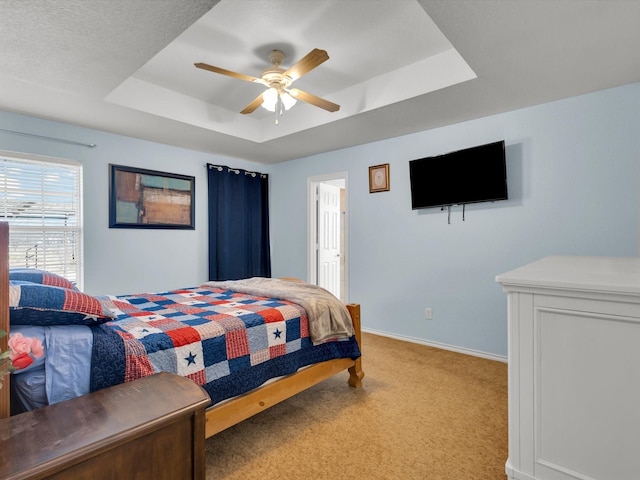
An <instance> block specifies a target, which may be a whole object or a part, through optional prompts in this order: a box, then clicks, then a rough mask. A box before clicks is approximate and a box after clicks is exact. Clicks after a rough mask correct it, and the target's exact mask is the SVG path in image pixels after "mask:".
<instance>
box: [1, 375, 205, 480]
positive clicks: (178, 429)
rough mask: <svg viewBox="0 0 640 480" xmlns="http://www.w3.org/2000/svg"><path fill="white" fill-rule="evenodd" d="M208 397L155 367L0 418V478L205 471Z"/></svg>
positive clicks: (168, 479) (139, 479)
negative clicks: (107, 385) (130, 378)
mask: <svg viewBox="0 0 640 480" xmlns="http://www.w3.org/2000/svg"><path fill="white" fill-rule="evenodd" d="M209 401H210V400H209V396H208V395H207V394H206V392H205V391H204V390H203V389H202V388H201V387H199V386H198V385H196V384H195V383H194V382H192V381H191V380H189V379H187V378H183V377H180V376H177V375H172V374H169V373H159V374H157V375H153V376H150V377H145V378H142V379H139V380H136V381H134V382H129V383H125V384H122V385H117V386H114V387H111V388H107V389H104V390H101V391H99V392H95V393H92V394H90V395H86V396H83V397H79V398H74V399H72V400H67V401H65V402H62V403H58V404H56V405H51V406H48V407H45V408H42V409H39V410H34V411H32V412H28V413H23V414H20V415H16V416H14V417H10V418H6V419H3V420H0V479H3V480H5V479H6V480H8V479H16V480H17V479H20V480H36V479H58V480H61V479H91V480H94V479H96V480H99V479H116V478H123V479H124V478H130V479H134V478H135V479H136V480H147V479H149V480H151V479H153V480H182V479H185V480H186V479H204V478H205V467H204V424H205V418H204V410H205V408H206V407H207V406H208V405H209Z"/></svg>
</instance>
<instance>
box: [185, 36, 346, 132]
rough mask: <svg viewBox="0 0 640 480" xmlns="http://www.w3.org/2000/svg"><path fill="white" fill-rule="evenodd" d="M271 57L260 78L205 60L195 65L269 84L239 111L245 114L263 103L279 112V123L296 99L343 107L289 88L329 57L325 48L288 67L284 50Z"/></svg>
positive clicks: (333, 108)
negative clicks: (285, 62)
mask: <svg viewBox="0 0 640 480" xmlns="http://www.w3.org/2000/svg"><path fill="white" fill-rule="evenodd" d="M269 60H271V63H272V64H273V66H271V67H269V68H267V69H266V70H264V71H263V72H262V75H261V76H260V77H252V76H250V75H245V74H243V73H237V72H232V71H231V70H226V69H224V68H220V67H214V66H213V65H208V64H206V63H195V64H194V65H195V66H196V67H197V68H201V69H203V70H209V71H210V72H214V73H220V74H222V75H227V76H229V77H233V78H239V79H240V80H246V81H247V82H253V83H260V84H262V85H264V86H266V87H267V90H265V91H264V92H262V93H261V94H260V95H258V96H257V97H256V98H255V99H254V100H253V101H252V102H251V103H250V104H249V105H247V106H246V107H245V108H244V109H243V110H242V111H241V112H240V113H243V114H247V113H252V112H254V111H255V110H256V108H258V107H259V106H263V107H264V108H266V109H267V110H270V111H272V112H276V124H277V123H278V116H279V115H280V114H282V113H283V111H284V110H288V109H289V108H291V107H292V106H293V105H294V104H295V103H296V100H302V101H303V102H306V103H310V104H311V105H315V106H316V107H320V108H322V109H324V110H327V111H329V112H336V111H338V110H340V105H337V104H335V103H333V102H330V101H328V100H325V99H324V98H320V97H317V96H315V95H312V94H310V93H307V92H305V91H303V90H300V89H298V88H289V87H290V86H291V84H292V83H293V82H294V81H295V80H297V79H298V78H300V77H302V76H303V75H305V74H307V73H309V72H310V71H311V70H313V69H314V68H316V67H317V66H318V65H320V64H322V63H323V62H326V61H327V60H329V55H328V54H327V52H326V51H325V50H320V49H318V48H314V49H313V50H311V51H310V52H309V53H308V54H307V55H306V56H304V57H303V58H302V59H300V60H299V61H298V62H297V63H296V64H295V65H293V66H292V67H291V68H289V69H288V70H285V69H284V68H282V67H281V66H280V65H281V64H282V61H283V60H284V53H283V52H282V51H280V50H273V51H272V52H271V53H270V54H269Z"/></svg>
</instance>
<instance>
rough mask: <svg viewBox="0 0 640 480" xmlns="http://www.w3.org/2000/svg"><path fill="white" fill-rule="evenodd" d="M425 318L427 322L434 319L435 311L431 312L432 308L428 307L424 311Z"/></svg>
mask: <svg viewBox="0 0 640 480" xmlns="http://www.w3.org/2000/svg"><path fill="white" fill-rule="evenodd" d="M424 318H426V319H427V320H431V319H433V311H432V310H431V308H429V307H427V308H425V309H424Z"/></svg>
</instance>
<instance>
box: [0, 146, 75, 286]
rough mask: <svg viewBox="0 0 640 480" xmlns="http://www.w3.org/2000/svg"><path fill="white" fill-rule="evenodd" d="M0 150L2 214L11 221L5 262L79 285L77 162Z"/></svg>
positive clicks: (5, 219) (11, 265)
mask: <svg viewBox="0 0 640 480" xmlns="http://www.w3.org/2000/svg"><path fill="white" fill-rule="evenodd" d="M14 155H15V154H11V155H10V156H9V155H3V154H2V153H0V220H2V221H7V222H9V232H10V235H9V266H10V267H30V268H39V269H41V270H47V271H50V272H53V273H57V274H58V275H62V276H64V277H65V278H67V279H69V280H70V281H72V282H74V283H76V284H77V285H79V286H81V285H82V278H81V276H82V268H81V266H82V262H81V260H82V258H81V257H82V255H81V250H82V248H81V247H82V215H81V205H80V203H81V198H82V195H81V186H82V166H81V164H80V163H76V162H71V161H68V160H62V159H51V158H48V157H36V156H24V157H23V156H18V155H15V156H14Z"/></svg>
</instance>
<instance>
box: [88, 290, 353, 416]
mask: <svg viewBox="0 0 640 480" xmlns="http://www.w3.org/2000/svg"><path fill="white" fill-rule="evenodd" d="M109 300H110V301H111V302H112V303H113V307H114V308H115V310H116V312H117V314H118V316H117V319H116V320H114V321H112V322H108V323H105V324H103V325H98V326H95V327H92V330H93V336H94V345H93V353H92V362H91V385H90V388H91V391H96V390H99V389H102V388H106V387H109V386H112V385H116V384H119V383H123V382H128V381H131V380H135V379H137V378H141V377H144V376H147V375H152V374H154V373H157V372H160V371H166V372H171V373H176V374H179V375H182V376H186V377H188V378H191V379H192V380H193V381H195V382H196V383H197V384H199V385H201V386H202V387H203V388H204V389H205V390H206V391H207V392H208V393H209V395H210V396H211V401H212V404H215V403H217V402H219V401H221V400H224V399H226V398H230V397H233V396H236V395H240V394H242V393H245V392H247V391H249V390H251V389H253V388H256V387H258V386H260V385H261V384H262V383H264V382H265V381H267V380H269V379H270V378H274V377H278V376H282V375H287V374H290V373H293V372H295V371H296V370H298V369H299V368H300V367H303V366H306V365H310V364H313V363H317V362H321V361H324V360H330V359H334V358H357V357H359V356H360V351H359V349H358V345H357V342H356V341H355V338H354V337H352V338H350V339H343V340H336V341H330V342H326V343H322V344H319V345H315V346H314V345H313V344H312V342H311V340H310V337H309V323H308V317H307V313H306V311H305V310H304V308H302V307H301V306H299V305H296V304H294V303H291V302H288V301H286V300H278V299H273V298H266V297H258V296H252V295H247V294H243V293H235V292H232V291H229V290H222V289H218V288H211V287H206V286H201V287H195V288H186V289H180V290H174V291H168V292H161V293H153V294H139V295H126V296H118V297H109Z"/></svg>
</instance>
